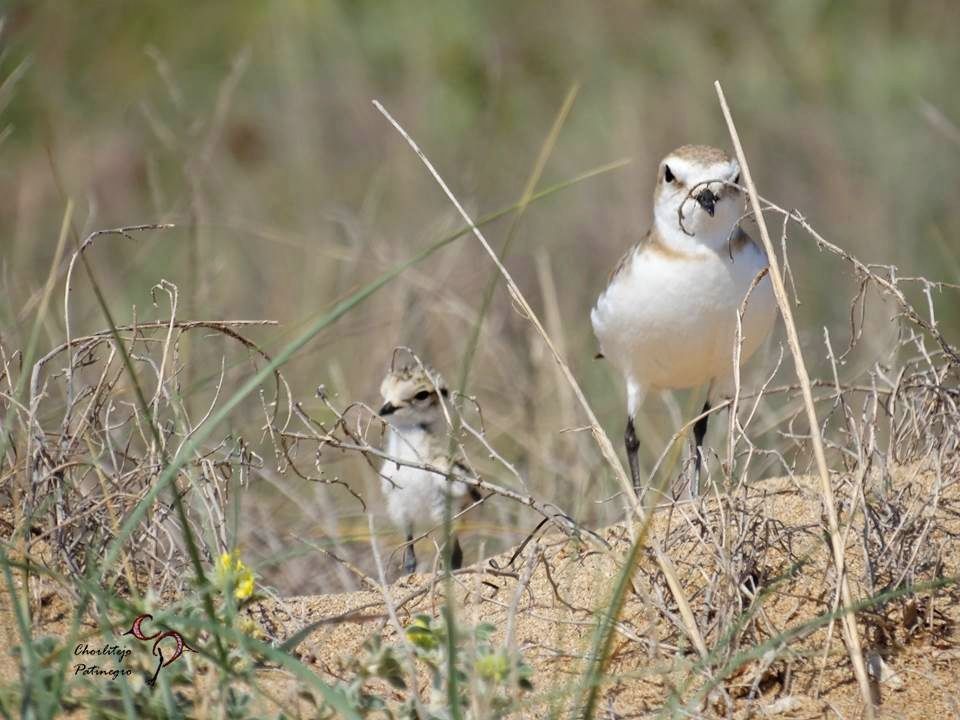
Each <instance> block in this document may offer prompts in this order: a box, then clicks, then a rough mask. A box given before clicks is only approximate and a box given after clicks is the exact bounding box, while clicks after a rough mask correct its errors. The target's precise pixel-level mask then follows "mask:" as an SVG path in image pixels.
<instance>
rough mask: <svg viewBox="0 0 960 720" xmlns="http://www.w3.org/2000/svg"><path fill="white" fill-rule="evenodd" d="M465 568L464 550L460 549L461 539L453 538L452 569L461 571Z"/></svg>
mask: <svg viewBox="0 0 960 720" xmlns="http://www.w3.org/2000/svg"><path fill="white" fill-rule="evenodd" d="M461 567H463V548H462V547H460V538H458V537H457V536H456V535H454V536H453V549H452V550H451V551H450V569H451V570H459V569H460V568H461Z"/></svg>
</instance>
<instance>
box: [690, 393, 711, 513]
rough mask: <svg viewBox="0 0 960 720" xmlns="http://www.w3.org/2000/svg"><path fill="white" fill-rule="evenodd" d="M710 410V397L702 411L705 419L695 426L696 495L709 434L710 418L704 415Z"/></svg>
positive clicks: (698, 421) (694, 463)
mask: <svg viewBox="0 0 960 720" xmlns="http://www.w3.org/2000/svg"><path fill="white" fill-rule="evenodd" d="M709 410H710V398H709V397H708V398H707V401H706V402H705V403H704V404H703V410H701V411H700V414H701V415H703V417H702V418H700V419H699V420H697V422H696V424H695V425H694V426H693V455H694V458H693V482H694V485H693V487H694V489H695V490H696V491H697V492H695V493H693V494H694V495H699V494H700V492H699V491H700V465H701V463H702V462H703V450H702V446H703V437H704V435H706V434H707V420H709V419H710V416H709V415H704V413H706V412H709Z"/></svg>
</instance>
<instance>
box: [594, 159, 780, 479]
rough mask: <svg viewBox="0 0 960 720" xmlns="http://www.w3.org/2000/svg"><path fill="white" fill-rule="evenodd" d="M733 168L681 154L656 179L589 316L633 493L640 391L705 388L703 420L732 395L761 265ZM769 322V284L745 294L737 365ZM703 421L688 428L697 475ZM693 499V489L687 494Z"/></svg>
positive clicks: (772, 310) (730, 163)
mask: <svg viewBox="0 0 960 720" xmlns="http://www.w3.org/2000/svg"><path fill="white" fill-rule="evenodd" d="M739 182H740V166H739V164H738V163H737V161H736V160H735V159H732V158H730V157H728V156H727V155H726V153H724V152H723V151H722V150H718V149H716V148H713V147H707V146H704V145H684V146H683V147H680V148H678V149H676V150H674V151H673V152H672V153H670V154H669V155H668V156H667V157H666V158H664V159H663V161H662V162H661V163H660V166H659V168H658V170H657V183H656V188H655V190H654V193H653V226H652V227H651V228H650V230H649V231H648V232H647V234H646V236H645V237H644V238H643V239H641V240H640V241H639V242H637V243H636V244H635V245H633V246H632V247H631V248H630V249H629V250H628V251H627V253H626V254H625V255H624V256H623V258H622V259H621V260H620V262H619V264H618V265H617V267H616V269H615V270H614V271H613V274H612V275H611V276H610V280H609V282H608V284H607V287H606V289H605V290H604V291H603V292H602V293H601V295H600V297H599V298H598V299H597V304H596V305H595V306H594V308H593V311H592V312H591V314H590V320H591V321H592V323H593V331H594V334H595V335H596V336H597V339H598V340H599V342H600V349H601V353H602V354H603V356H604V357H606V358H607V359H608V360H609V361H610V362H611V363H613V365H614V366H615V367H616V368H617V370H619V371H620V373H622V375H623V377H624V380H625V381H626V390H627V425H626V430H625V432H624V445H625V446H626V451H627V459H628V461H629V464H630V474H631V476H632V478H633V484H634V488H635V489H636V490H637V492H638V493H639V491H640V485H641V483H640V472H639V467H638V462H637V450H638V449H639V447H640V443H639V441H638V440H637V435H636V430H635V428H634V418H635V417H636V414H637V410H638V409H639V408H640V405H641V403H642V402H643V398H644V396H645V394H646V392H647V391H648V390H649V389H658V390H659V389H671V388H690V387H695V386H698V385H703V384H705V383H709V388H708V390H707V401H706V403H705V404H704V406H703V411H702V412H703V413H705V412H707V411H708V410H709V409H710V408H711V406H712V405H715V404H716V403H718V402H719V401H720V400H722V399H725V398H727V397H729V396H730V395H731V394H732V389H733V345H734V339H735V337H736V327H737V313H738V310H739V307H740V305H741V303H742V302H743V300H744V297H745V296H746V295H747V292H748V290H749V288H750V285H751V283H752V282H753V279H754V278H755V277H756V275H757V273H758V272H759V271H760V270H762V269H763V268H765V267H766V266H767V256H766V253H764V251H763V249H762V248H761V247H759V246H758V245H757V244H756V243H755V242H754V241H753V240H752V239H751V238H750V236H749V235H747V233H746V232H744V230H743V229H742V228H741V227H740V225H739V221H740V217H741V214H742V212H743V206H744V200H743V194H742V193H741V192H740V190H739V188H738V187H735V186H736V185H738V184H739ZM775 318H776V303H775V301H774V298H773V290H772V288H771V285H770V279H769V278H768V277H764V278H763V280H761V282H760V283H759V284H758V285H757V286H756V288H754V290H753V291H752V292H751V293H750V298H749V300H748V303H747V306H746V310H745V313H744V317H743V324H742V335H741V338H742V349H741V360H742V362H746V360H747V359H748V358H749V357H750V356H751V355H752V354H753V353H754V351H755V350H756V349H757V348H758V347H759V346H760V344H761V343H762V342H763V340H764V339H765V338H766V336H767V335H768V334H769V332H770V329H771V328H772V326H773V322H774V319H775ZM706 430H707V417H706V416H705V417H703V418H702V419H701V420H699V421H698V422H697V423H696V424H695V425H694V452H695V472H694V478H697V477H698V476H699V470H700V461H701V446H702V444H703V436H704V434H705V433H706ZM692 490H693V491H695V488H692Z"/></svg>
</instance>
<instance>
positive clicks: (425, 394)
mask: <svg viewBox="0 0 960 720" xmlns="http://www.w3.org/2000/svg"><path fill="white" fill-rule="evenodd" d="M428 397H430V391H429V390H421V391H420V392H418V393H417V394H416V395H414V396H413V399H414V400H426V399H427V398H428Z"/></svg>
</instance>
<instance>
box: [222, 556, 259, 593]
mask: <svg viewBox="0 0 960 720" xmlns="http://www.w3.org/2000/svg"><path fill="white" fill-rule="evenodd" d="M217 580H218V584H219V585H220V586H221V587H224V588H226V587H228V586H229V585H230V584H231V583H232V584H233V595H234V597H236V598H237V600H244V599H246V598H248V597H250V596H251V595H253V586H254V582H253V571H252V570H251V569H250V568H249V567H247V566H246V565H245V564H244V562H243V560H241V559H240V551H239V550H233V551H231V552H225V553H223V555H221V556H220V559H219V560H218V561H217Z"/></svg>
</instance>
